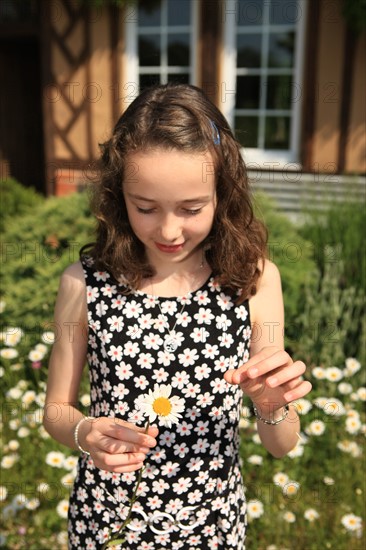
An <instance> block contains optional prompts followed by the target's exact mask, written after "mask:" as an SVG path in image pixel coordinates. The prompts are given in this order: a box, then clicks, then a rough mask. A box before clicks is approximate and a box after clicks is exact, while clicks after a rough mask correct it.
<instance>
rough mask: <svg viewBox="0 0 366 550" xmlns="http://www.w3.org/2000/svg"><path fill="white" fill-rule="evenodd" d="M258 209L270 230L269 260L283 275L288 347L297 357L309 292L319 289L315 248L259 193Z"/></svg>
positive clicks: (257, 213) (256, 197)
mask: <svg viewBox="0 0 366 550" xmlns="http://www.w3.org/2000/svg"><path fill="white" fill-rule="evenodd" d="M254 205H255V212H256V215H257V216H258V217H259V218H260V219H261V220H262V221H263V222H264V223H265V225H266V226H267V228H268V251H269V258H270V260H272V261H273V262H274V263H275V264H276V265H277V267H278V269H279V271H280V273H281V279H282V290H283V296H284V304H285V327H286V336H287V338H286V347H287V349H289V351H291V352H292V353H295V354H296V353H297V351H298V350H300V348H299V344H300V339H301V335H299V333H298V316H299V314H300V313H301V312H302V310H303V307H304V292H305V288H306V287H310V288H315V285H316V264H315V261H314V259H313V255H312V246H311V243H309V242H308V241H307V240H306V239H305V238H304V237H302V236H301V235H300V233H299V229H298V227H297V226H296V225H295V224H294V223H292V222H291V221H290V220H289V219H288V217H287V216H286V215H285V214H282V213H280V212H278V211H277V210H276V208H275V207H274V204H273V202H272V201H271V200H270V198H268V196H265V195H263V194H261V193H256V194H255V198H254ZM301 350H302V347H301Z"/></svg>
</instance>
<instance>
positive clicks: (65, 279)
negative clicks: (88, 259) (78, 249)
mask: <svg viewBox="0 0 366 550" xmlns="http://www.w3.org/2000/svg"><path fill="white" fill-rule="evenodd" d="M84 290H85V274H84V268H83V265H82V263H81V261H80V260H78V261H77V262H74V263H73V264H70V265H69V266H67V267H66V269H65V270H64V271H63V273H62V275H61V279H60V291H64V292H67V293H71V294H73V293H79V292H80V291H84Z"/></svg>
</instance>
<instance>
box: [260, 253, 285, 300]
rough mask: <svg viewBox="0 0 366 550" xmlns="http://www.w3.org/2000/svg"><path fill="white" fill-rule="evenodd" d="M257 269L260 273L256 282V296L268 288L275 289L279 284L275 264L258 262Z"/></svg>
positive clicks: (279, 277)
mask: <svg viewBox="0 0 366 550" xmlns="http://www.w3.org/2000/svg"><path fill="white" fill-rule="evenodd" d="M258 268H259V270H260V272H261V274H260V276H259V278H258V282H257V294H258V292H260V291H261V290H262V291H263V289H265V288H268V287H277V286H278V284H281V275H280V271H279V269H278V267H277V266H276V264H274V263H273V262H271V260H268V259H267V258H266V259H264V260H260V262H259V264H258Z"/></svg>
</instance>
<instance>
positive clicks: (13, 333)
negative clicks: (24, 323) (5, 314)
mask: <svg viewBox="0 0 366 550" xmlns="http://www.w3.org/2000/svg"><path fill="white" fill-rule="evenodd" d="M23 334H24V333H23V331H22V329H21V328H19V327H8V328H7V329H6V330H5V331H4V332H2V333H1V337H0V339H1V340H2V341H3V342H4V344H5V345H6V346H9V347H12V348H13V347H14V346H16V345H17V344H19V342H20V340H21V338H22V336H23Z"/></svg>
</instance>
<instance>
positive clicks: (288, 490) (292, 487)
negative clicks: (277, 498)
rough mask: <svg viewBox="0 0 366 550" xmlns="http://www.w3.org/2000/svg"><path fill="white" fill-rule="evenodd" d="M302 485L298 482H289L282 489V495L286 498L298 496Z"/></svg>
mask: <svg viewBox="0 0 366 550" xmlns="http://www.w3.org/2000/svg"><path fill="white" fill-rule="evenodd" d="M299 489H300V483H298V482H297V481H288V482H287V483H286V485H285V486H284V487H283V488H282V493H283V494H284V496H285V497H290V496H292V495H296V494H297V493H298V492H299Z"/></svg>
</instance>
